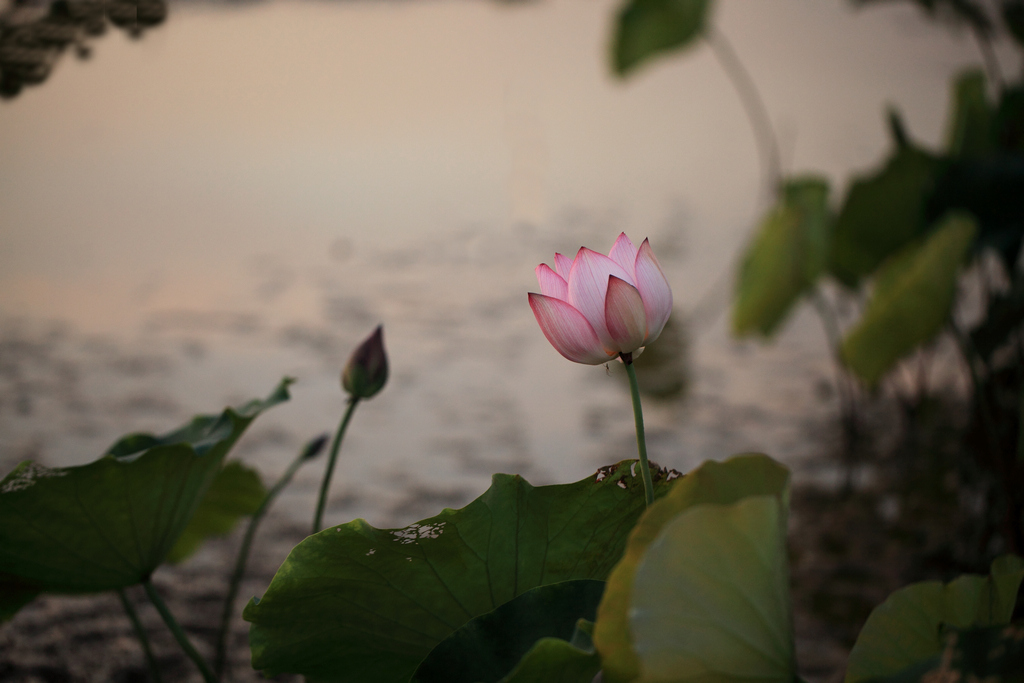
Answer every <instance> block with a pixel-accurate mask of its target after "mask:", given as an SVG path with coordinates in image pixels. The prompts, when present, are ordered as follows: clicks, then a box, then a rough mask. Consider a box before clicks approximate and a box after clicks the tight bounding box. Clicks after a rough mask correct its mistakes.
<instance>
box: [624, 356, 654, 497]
mask: <svg viewBox="0 0 1024 683" xmlns="http://www.w3.org/2000/svg"><path fill="white" fill-rule="evenodd" d="M621 358H622V364H623V365H625V366H626V374H627V375H629V393H630V395H631V396H632V397H633V422H634V424H635V426H636V450H637V453H638V454H639V456H640V475H641V476H642V477H643V480H644V500H645V501H646V502H647V507H650V506H651V503H653V502H654V482H653V481H652V480H651V468H650V466H649V465H648V464H647V438H646V437H645V436H644V412H643V409H642V408H641V407H640V385H639V384H638V383H637V381H636V370H635V369H633V354H631V353H623V354H621Z"/></svg>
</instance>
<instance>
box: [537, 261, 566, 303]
mask: <svg viewBox="0 0 1024 683" xmlns="http://www.w3.org/2000/svg"><path fill="white" fill-rule="evenodd" d="M534 272H536V273H537V282H538V283H540V293H541V294H543V295H544V296H553V297H555V298H556V299H561V300H562V301H565V300H566V299H567V298H568V297H569V283H567V282H566V281H565V280H564V279H562V277H561V276H560V275H559V274H558V273H556V272H555V271H553V270H551V268H550V267H549V266H548V264H546V263H542V264H540V265H539V266H537V269H536V270H535V271H534Z"/></svg>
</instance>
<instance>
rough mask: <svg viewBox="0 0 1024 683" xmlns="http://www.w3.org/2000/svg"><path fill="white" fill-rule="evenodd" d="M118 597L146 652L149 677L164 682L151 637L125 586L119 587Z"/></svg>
mask: <svg viewBox="0 0 1024 683" xmlns="http://www.w3.org/2000/svg"><path fill="white" fill-rule="evenodd" d="M117 597H119V598H121V606H122V607H124V613H125V614H127V615H128V620H129V621H131V622H132V627H133V628H134V629H135V637H136V638H138V639H139V644H140V645H142V651H143V652H144V653H146V665H147V666H148V667H149V677H150V678H152V679H153V681H154V683H163V679H162V678H161V677H160V667H159V666H158V665H157V663H156V657H154V656H153V648H151V647H150V645H149V637H148V636H147V635H146V629H144V628H143V627H142V622H141V621H139V615H138V613H137V612H136V611H135V608H134V607H132V603H131V602H129V601H128V596H127V595H126V594H125V592H124V589H123V588H119V589H117Z"/></svg>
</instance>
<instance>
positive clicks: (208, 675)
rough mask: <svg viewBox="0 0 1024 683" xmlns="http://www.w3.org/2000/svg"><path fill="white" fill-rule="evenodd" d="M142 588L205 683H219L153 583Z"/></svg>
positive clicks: (147, 581)
mask: <svg viewBox="0 0 1024 683" xmlns="http://www.w3.org/2000/svg"><path fill="white" fill-rule="evenodd" d="M142 587H143V588H145V589H146V595H148V596H149V599H150V601H152V603H153V606H154V607H156V611H157V612H159V613H160V616H161V617H163V619H164V623H165V624H167V628H169V629H171V633H172V634H173V635H174V639H175V640H177V641H178V645H181V649H182V650H184V651H185V654H186V655H188V658H189V659H191V660H192V661H193V662H194V663H195V665H196V667H197V668H198V669H199V673H201V674H202V675H203V681H205V683H217V677H216V676H214V675H213V672H212V671H210V665H209V664H207V663H206V660H205V659H203V656H202V655H201V654H199V652H198V651H197V650H196V649H195V648H194V647H193V646H192V643H191V642H190V641H189V639H188V636H187V635H185V632H184V631H183V630H182V629H181V626H180V625H179V624H178V622H177V620H176V619H175V618H174V615H173V614H171V610H169V609H168V608H167V604H166V603H165V602H164V600H163V598H161V597H160V594H159V593H157V592H156V588H154V587H153V583H152V582H151V581H150V580H149V579H146V580H145V581H143V582H142Z"/></svg>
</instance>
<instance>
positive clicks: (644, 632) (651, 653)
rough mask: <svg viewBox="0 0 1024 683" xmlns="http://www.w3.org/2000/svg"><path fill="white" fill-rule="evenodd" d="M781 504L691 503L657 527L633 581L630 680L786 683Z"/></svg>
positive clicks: (759, 500)
mask: <svg viewBox="0 0 1024 683" xmlns="http://www.w3.org/2000/svg"><path fill="white" fill-rule="evenodd" d="M782 498H784V496H781V495H766V496H751V497H748V498H743V499H742V500H739V501H738V502H735V503H732V504H729V505H719V504H711V503H708V504H704V505H696V506H694V507H692V508H689V509H687V510H685V511H683V512H681V513H679V514H678V515H677V516H676V517H675V518H673V519H672V520H671V521H670V522H669V523H668V524H666V525H665V527H664V528H663V529H662V530H661V533H659V534H658V537H657V538H656V539H655V540H654V542H653V543H652V544H651V545H650V546H649V547H648V549H647V552H646V553H644V555H643V558H642V559H641V560H640V563H639V565H638V566H637V570H636V578H635V580H634V583H633V595H632V601H631V609H630V620H629V624H630V628H631V630H632V634H633V648H634V650H635V652H636V656H637V659H638V660H639V664H640V671H641V677H640V681H658V682H664V683H672V682H676V681H678V682H680V683H682V682H683V681H701V682H703V683H744V682H747V681H752V680H758V681H765V682H766V683H767V682H769V681H776V682H777V683H791V682H792V681H793V676H794V674H795V673H796V662H795V661H794V657H793V630H792V616H791V608H790V599H789V571H788V568H787V564H786V507H785V503H784V502H783V500H782Z"/></svg>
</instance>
